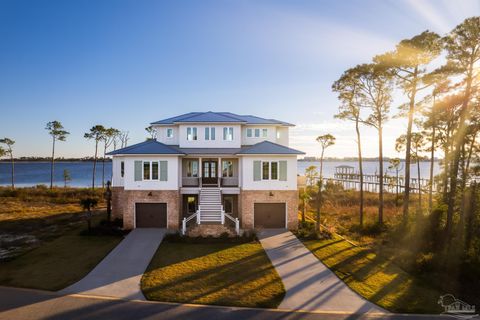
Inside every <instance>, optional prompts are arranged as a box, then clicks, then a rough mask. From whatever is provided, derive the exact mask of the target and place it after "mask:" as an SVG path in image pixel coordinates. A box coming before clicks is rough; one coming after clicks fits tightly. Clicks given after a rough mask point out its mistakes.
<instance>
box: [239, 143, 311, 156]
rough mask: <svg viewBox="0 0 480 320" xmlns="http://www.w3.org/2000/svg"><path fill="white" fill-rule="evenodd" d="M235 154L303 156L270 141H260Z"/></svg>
mask: <svg viewBox="0 0 480 320" xmlns="http://www.w3.org/2000/svg"><path fill="white" fill-rule="evenodd" d="M237 154H305V152H302V151H299V150H296V149H292V148H289V147H285V146H282V145H280V144H277V143H273V142H270V141H262V142H259V143H256V144H254V145H253V146H248V147H244V148H242V151H240V152H238V153H237Z"/></svg>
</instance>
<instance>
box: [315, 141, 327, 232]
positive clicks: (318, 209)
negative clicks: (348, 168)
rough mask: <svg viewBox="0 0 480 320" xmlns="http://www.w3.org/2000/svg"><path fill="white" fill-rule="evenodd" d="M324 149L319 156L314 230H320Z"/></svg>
mask: <svg viewBox="0 0 480 320" xmlns="http://www.w3.org/2000/svg"><path fill="white" fill-rule="evenodd" d="M324 151H325V149H323V148H322V155H321V157H320V179H319V180H318V192H317V217H316V218H317V219H316V220H317V221H316V226H315V227H316V230H317V231H320V207H321V204H322V187H323V154H324Z"/></svg>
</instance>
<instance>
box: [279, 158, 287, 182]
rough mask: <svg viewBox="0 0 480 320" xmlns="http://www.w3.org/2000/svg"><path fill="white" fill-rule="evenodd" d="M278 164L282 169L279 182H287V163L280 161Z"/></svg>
mask: <svg viewBox="0 0 480 320" xmlns="http://www.w3.org/2000/svg"><path fill="white" fill-rule="evenodd" d="M278 164H279V167H280V174H279V178H280V179H279V180H280V181H287V161H279V162H278Z"/></svg>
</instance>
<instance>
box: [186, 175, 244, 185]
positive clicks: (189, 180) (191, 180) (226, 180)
mask: <svg viewBox="0 0 480 320" xmlns="http://www.w3.org/2000/svg"><path fill="white" fill-rule="evenodd" d="M200 179H201V178H199V177H182V187H199V186H200ZM216 184H217V185H218V184H220V186H221V187H238V177H222V178H217V182H216Z"/></svg>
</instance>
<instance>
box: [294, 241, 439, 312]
mask: <svg viewBox="0 0 480 320" xmlns="http://www.w3.org/2000/svg"><path fill="white" fill-rule="evenodd" d="M303 243H304V244H305V246H306V247H307V248H308V249H309V250H310V251H312V253H313V254H314V255H315V256H316V257H317V258H318V259H319V260H320V261H322V262H323V263H324V264H325V265H326V266H327V267H329V268H330V269H331V270H332V271H333V272H335V274H336V275H337V276H338V277H339V278H340V279H342V280H343V281H344V282H345V283H346V284H347V285H348V286H349V287H350V288H352V289H353V290H354V291H355V292H357V293H359V294H360V295H361V296H363V297H365V298H367V299H368V300H370V301H372V302H373V303H376V304H377V305H379V306H381V307H383V308H385V309H387V310H390V311H393V312H405V313H440V312H442V311H443V310H442V309H441V308H440V306H439V305H438V304H437V301H438V298H439V297H440V295H441V294H442V293H441V292H438V291H436V290H435V289H432V288H431V287H430V286H428V285H427V284H426V283H423V282H422V281H421V280H420V279H418V278H415V277H414V276H412V275H411V274H409V273H407V272H405V271H404V270H403V269H401V268H400V267H399V266H397V265H395V264H394V263H392V262H391V261H389V260H387V259H385V258H383V257H382V256H379V255H377V254H376V253H375V252H373V251H372V250H370V249H368V248H364V247H356V246H353V245H352V244H350V243H349V242H347V241H345V240H343V239H342V238H340V237H338V236H334V238H333V239H330V240H303Z"/></svg>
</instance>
